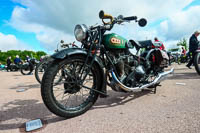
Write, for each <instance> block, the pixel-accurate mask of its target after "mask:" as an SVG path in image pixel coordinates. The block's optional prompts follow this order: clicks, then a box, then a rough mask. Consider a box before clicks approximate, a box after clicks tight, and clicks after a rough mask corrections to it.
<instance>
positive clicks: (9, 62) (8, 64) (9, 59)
mask: <svg viewBox="0 0 200 133" xmlns="http://www.w3.org/2000/svg"><path fill="white" fill-rule="evenodd" d="M6 63H7V68H6V69H7V72H8V70H10V71H11V68H10V64H11V63H12V61H11V56H9V57H8V59H7V60H6Z"/></svg>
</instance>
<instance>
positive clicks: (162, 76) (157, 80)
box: [111, 68, 174, 92]
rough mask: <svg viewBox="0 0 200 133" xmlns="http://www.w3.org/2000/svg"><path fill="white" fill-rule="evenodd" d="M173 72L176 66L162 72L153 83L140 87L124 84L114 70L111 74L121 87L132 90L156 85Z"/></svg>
mask: <svg viewBox="0 0 200 133" xmlns="http://www.w3.org/2000/svg"><path fill="white" fill-rule="evenodd" d="M173 72H174V68H171V70H169V71H166V72H162V73H160V74H158V76H157V77H156V78H155V79H154V81H152V82H151V83H149V84H145V85H142V86H138V87H134V88H130V87H128V86H125V85H124V84H122V83H121V82H120V81H119V80H118V78H117V76H116V75H115V73H114V72H113V71H112V72H111V74H112V77H113V79H114V81H115V83H116V85H117V86H119V87H120V88H121V89H123V90H125V91H129V92H130V91H140V90H142V89H144V88H147V87H149V86H152V85H155V84H157V83H159V82H161V81H163V80H164V79H165V78H166V77H167V75H168V74H170V73H173Z"/></svg>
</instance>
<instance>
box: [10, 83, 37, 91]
mask: <svg viewBox="0 0 200 133" xmlns="http://www.w3.org/2000/svg"><path fill="white" fill-rule="evenodd" d="M33 88H38V89H40V84H39V83H38V84H29V85H18V86H15V87H11V88H10V89H27V90H28V89H33Z"/></svg>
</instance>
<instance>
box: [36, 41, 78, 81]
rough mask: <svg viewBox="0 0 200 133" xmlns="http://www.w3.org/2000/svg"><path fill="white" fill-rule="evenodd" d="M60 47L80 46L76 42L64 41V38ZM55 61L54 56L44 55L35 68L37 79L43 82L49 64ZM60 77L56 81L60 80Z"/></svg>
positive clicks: (57, 50)
mask: <svg viewBox="0 0 200 133" xmlns="http://www.w3.org/2000/svg"><path fill="white" fill-rule="evenodd" d="M60 47H61V48H62V49H66V48H70V47H72V48H78V46H77V45H76V44H75V42H73V43H64V41H63V40H61V41H60ZM55 52H59V49H58V45H57V49H56V50H55ZM52 61H53V58H51V57H50V56H49V55H47V56H44V57H43V58H42V59H41V60H40V62H39V63H38V64H37V65H36V68H35V78H36V80H37V81H38V82H39V83H40V84H41V82H42V77H43V74H44V72H45V71H46V69H47V67H48V65H49V64H50V63H51V62H52ZM59 80H60V79H59V78H58V80H57V81H55V83H56V82H59Z"/></svg>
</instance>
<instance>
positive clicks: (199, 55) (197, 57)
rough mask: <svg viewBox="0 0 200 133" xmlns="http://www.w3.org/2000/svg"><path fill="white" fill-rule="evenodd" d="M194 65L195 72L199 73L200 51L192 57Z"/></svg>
mask: <svg viewBox="0 0 200 133" xmlns="http://www.w3.org/2000/svg"><path fill="white" fill-rule="evenodd" d="M194 66H195V69H196V71H197V73H198V74H199V75H200V53H197V54H196V55H195V57H194Z"/></svg>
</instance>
